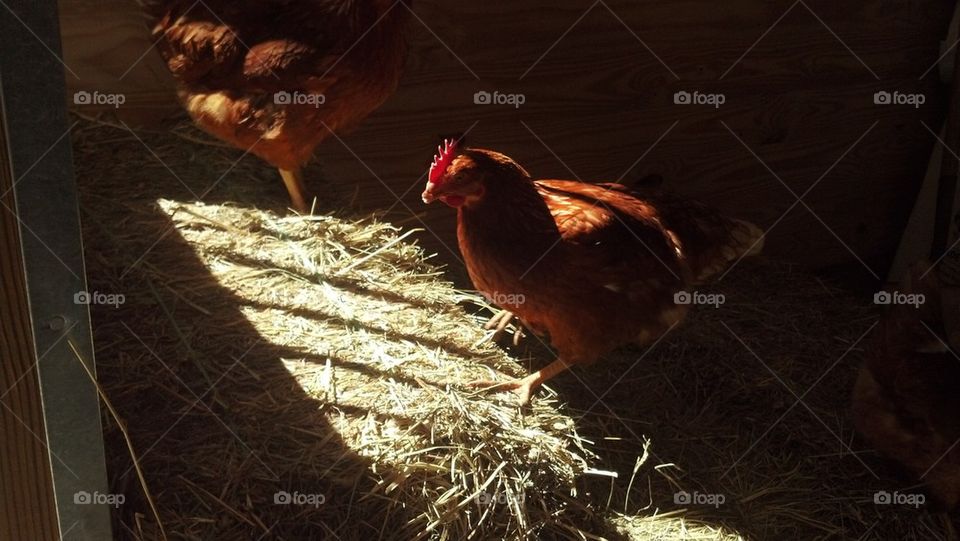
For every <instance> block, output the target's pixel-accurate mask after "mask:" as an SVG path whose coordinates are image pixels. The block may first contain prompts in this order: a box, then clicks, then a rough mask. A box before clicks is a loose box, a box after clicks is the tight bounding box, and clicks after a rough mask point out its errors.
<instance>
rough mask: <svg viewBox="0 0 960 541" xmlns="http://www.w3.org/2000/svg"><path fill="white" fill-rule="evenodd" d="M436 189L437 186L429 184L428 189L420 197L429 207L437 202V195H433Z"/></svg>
mask: <svg viewBox="0 0 960 541" xmlns="http://www.w3.org/2000/svg"><path fill="white" fill-rule="evenodd" d="M436 187H437V185H436V184H434V183H432V182H428V183H427V189H426V190H423V194H421V195H420V198H421V199H423V202H424V203H426V204H428V205H429V204H430V203H433V202H434V201H436V200H437V196H436V194H434V193H433V191H434V190H435V189H436Z"/></svg>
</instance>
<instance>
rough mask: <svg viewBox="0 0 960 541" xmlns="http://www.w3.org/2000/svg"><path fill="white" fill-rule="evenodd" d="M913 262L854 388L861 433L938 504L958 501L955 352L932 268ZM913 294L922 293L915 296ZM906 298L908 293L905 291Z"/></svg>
mask: <svg viewBox="0 0 960 541" xmlns="http://www.w3.org/2000/svg"><path fill="white" fill-rule="evenodd" d="M930 269H931V267H930V265H929V264H927V263H920V264H918V265H916V266H914V267H913V268H912V269H911V271H910V273H909V275H908V277H907V280H906V281H904V283H902V284H901V286H900V287H901V288H902V291H900V292H899V293H901V294H903V295H914V296H915V297H912V298H911V299H912V300H915V301H917V302H915V303H914V304H913V305H910V304H893V305H890V306H889V307H888V309H887V311H886V312H885V313H884V315H883V317H882V319H881V321H880V324H879V325H878V329H877V331H876V332H877V334H876V338H875V339H874V341H873V343H872V344H871V345H870V347H869V348H868V349H867V351H866V362H865V363H864V365H863V367H862V368H861V369H860V375H859V378H858V379H857V384H856V387H855V389H854V393H853V413H854V421H855V422H856V426H857V428H858V429H859V431H860V432H861V433H862V434H863V435H864V436H865V437H866V439H867V440H868V441H869V442H870V443H871V444H872V445H873V446H875V447H876V448H877V449H878V450H879V451H881V452H882V453H883V454H884V455H886V456H887V457H889V458H891V459H893V460H894V461H896V462H897V463H899V464H900V465H901V466H903V467H904V468H905V469H906V470H907V471H908V472H909V473H910V475H911V476H912V477H913V478H915V479H918V480H920V481H921V482H923V483H924V485H925V487H926V488H927V490H928V491H929V492H930V494H931V495H932V496H933V497H934V498H935V503H937V504H938V506H939V507H941V508H945V509H952V508H956V507H957V506H958V504H960V358H958V357H957V355H956V353H954V352H953V351H951V348H950V346H949V345H948V340H947V338H946V337H947V336H948V333H947V332H946V329H945V328H944V324H943V321H944V317H943V315H944V314H945V313H946V312H945V311H944V309H945V308H946V310H954V311H955V310H956V306H947V304H949V303H946V302H944V299H943V298H942V295H941V293H942V287H943V286H942V284H940V278H939V276H938V275H939V273H938V271H937V270H930ZM916 295H922V296H923V297H918V296H916ZM904 298H907V297H904Z"/></svg>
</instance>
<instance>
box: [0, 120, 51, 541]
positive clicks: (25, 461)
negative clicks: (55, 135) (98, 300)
mask: <svg viewBox="0 0 960 541" xmlns="http://www.w3.org/2000/svg"><path fill="white" fill-rule="evenodd" d="M2 120H3V119H2V116H0V194H2V195H0V201H2V205H0V402H2V405H0V434H2V437H0V539H36V540H38V541H40V540H48V539H50V540H52V539H59V537H60V535H59V528H58V526H57V508H56V502H55V500H54V492H53V478H52V476H51V464H50V454H49V453H48V450H47V446H46V443H45V441H46V428H45V426H44V422H43V401H42V400H41V396H40V380H39V377H38V372H37V368H36V362H37V355H36V351H35V350H34V346H33V344H34V342H33V328H32V325H31V324H30V308H29V301H28V299H27V282H26V276H25V275H24V266H23V252H22V247H21V244H20V232H19V224H18V223H17V217H16V215H14V213H13V211H12V210H11V209H15V208H16V203H15V201H14V195H13V190H12V187H13V177H12V175H11V169H10V159H9V155H8V154H7V148H8V147H7V141H6V131H7V130H6V128H5V126H3V122H2Z"/></svg>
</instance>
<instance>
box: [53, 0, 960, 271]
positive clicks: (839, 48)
mask: <svg viewBox="0 0 960 541" xmlns="http://www.w3.org/2000/svg"><path fill="white" fill-rule="evenodd" d="M90 3H91V2H90V1H89V0H69V1H66V2H63V3H62V6H63V7H62V10H63V12H64V17H65V20H64V44H65V49H66V54H67V63H68V64H70V65H73V66H74V67H75V70H76V71H78V72H82V73H80V75H81V77H83V78H84V81H83V82H84V84H90V83H91V82H92V83H94V84H101V83H97V81H98V80H100V79H103V78H104V77H106V78H107V79H109V77H115V76H116V72H122V71H123V70H125V69H126V67H125V64H128V60H130V57H134V58H136V56H137V55H139V54H142V51H143V50H144V44H145V42H146V40H145V38H144V36H145V33H141V34H138V32H140V31H139V30H137V29H136V28H137V27H136V25H138V24H139V20H138V19H136V18H135V17H134V16H133V15H130V11H131V8H130V7H129V4H127V3H126V2H120V1H119V0H110V1H109V2H98V3H97V4H99V5H101V6H102V5H103V4H110V3H116V4H117V5H120V4H121V3H122V4H125V5H127V8H126V11H124V10H123V9H117V10H104V9H98V10H97V12H96V17H95V20H91V18H90V17H91V15H90V13H91V12H90V11H86V12H82V11H83V10H81V9H80V6H82V5H88V4H90ZM591 6H592V7H591ZM608 8H609V9H608ZM414 9H415V11H416V14H417V16H418V17H419V20H417V19H414V20H413V21H412V23H411V44H412V50H411V56H410V59H409V62H408V69H407V72H406V74H405V77H404V79H403V81H402V83H401V88H400V89H399V90H398V92H397V93H396V95H395V96H394V97H393V98H392V99H391V100H390V101H389V102H388V103H387V104H386V105H385V106H384V107H383V108H382V109H381V110H380V111H378V112H377V113H375V114H374V115H373V116H372V117H370V118H369V119H368V121H367V122H365V123H364V124H363V125H362V126H361V127H360V128H359V129H357V130H356V131H354V132H353V133H351V134H346V135H344V137H343V141H344V143H345V144H346V146H347V147H349V149H348V148H345V147H344V145H341V144H340V143H339V142H338V141H335V140H330V141H328V142H327V143H325V144H324V145H323V146H322V147H321V150H320V157H321V158H322V160H323V164H324V168H325V170H326V173H327V176H328V177H330V178H333V179H337V180H336V182H335V183H334V186H326V185H324V184H322V183H318V184H319V187H320V188H321V189H326V190H343V191H347V192H353V191H354V190H358V202H359V203H360V204H361V205H362V206H363V207H364V208H368V209H383V208H391V209H392V211H391V216H392V217H393V218H394V219H396V220H403V219H405V218H406V219H407V222H406V223H407V224H410V225H421V224H420V223H419V221H418V218H412V217H411V211H414V212H417V213H421V212H422V213H423V215H422V220H423V223H424V224H426V226H428V227H429V228H430V229H431V230H433V231H434V232H436V236H435V235H432V234H429V233H427V234H424V235H423V236H422V238H423V243H424V244H425V245H426V246H427V247H428V248H429V249H431V250H435V251H439V252H440V255H441V257H442V258H443V259H445V260H447V261H454V260H455V257H454V256H453V255H452V254H451V253H450V252H449V251H447V250H446V249H445V248H444V247H443V244H446V245H447V246H450V247H452V248H453V251H454V252H455V251H456V249H455V240H454V239H455V235H454V231H453V223H454V219H453V215H452V213H451V212H449V209H445V208H440V207H429V208H425V207H423V205H422V203H420V201H419V192H420V190H421V189H422V181H420V180H419V177H420V175H421V174H422V173H423V171H424V169H425V167H426V164H427V162H428V161H429V159H430V155H431V150H432V147H433V145H434V144H435V142H436V138H437V137H438V135H439V134H448V133H451V132H457V131H463V130H466V129H468V128H470V127H471V126H473V128H472V129H471V131H470V141H471V143H472V144H474V145H476V146H484V147H489V148H495V149H498V150H501V151H503V152H506V153H508V154H510V155H512V156H514V157H515V158H516V159H518V160H519V161H520V162H521V163H523V164H524V165H525V166H526V167H527V168H528V169H529V170H530V171H531V172H532V173H534V174H535V175H538V176H544V177H561V178H570V177H573V176H577V177H579V178H582V179H584V180H595V181H600V180H610V179H616V178H619V177H620V176H621V175H623V174H624V172H625V171H627V170H628V168H630V166H631V165H632V164H634V163H636V162H637V160H638V159H639V158H640V157H641V156H643V159H642V160H641V161H639V163H636V165H635V166H634V167H633V168H632V169H629V172H628V173H627V174H626V177H625V179H626V180H630V179H635V178H639V177H642V176H644V175H647V174H659V175H662V176H663V177H664V178H665V179H666V184H667V186H668V187H670V188H671V189H673V190H675V191H678V192H681V193H684V194H689V195H692V196H696V197H699V198H701V199H704V200H707V201H709V202H712V203H713V204H715V205H717V206H719V207H721V208H723V209H725V210H727V211H728V212H730V213H732V214H736V215H738V216H741V217H744V218H748V219H751V220H753V221H755V222H757V223H758V224H760V225H762V226H765V227H769V226H771V225H773V224H776V225H775V227H774V229H773V231H772V233H771V236H770V238H769V239H768V243H767V246H768V247H769V249H768V251H769V252H770V253H772V254H774V255H777V256H783V257H787V258H789V259H792V260H794V261H797V262H800V263H802V264H805V265H809V266H812V267H824V266H830V265H844V264H856V263H855V262H856V260H857V259H861V260H863V261H865V262H867V263H868V264H869V265H870V267H871V268H872V269H873V270H874V272H875V273H876V274H877V275H882V274H883V271H884V267H885V265H886V263H887V262H888V261H889V258H890V257H892V252H893V250H894V249H895V247H896V244H897V241H898V239H899V235H900V232H901V229H902V227H903V225H904V224H905V221H906V217H907V214H908V212H909V208H910V206H911V204H912V201H913V197H914V195H915V194H916V192H917V190H918V189H919V183H920V180H921V179H922V177H923V172H924V171H923V169H924V165H925V163H926V161H927V157H928V155H929V152H930V150H931V148H932V146H933V144H934V142H935V139H934V137H933V136H932V135H931V134H930V133H929V132H928V131H927V129H926V128H925V127H924V126H923V124H922V123H921V122H923V123H926V124H927V125H928V126H930V127H931V128H932V129H933V130H934V131H936V130H937V129H938V127H939V123H940V121H941V120H940V119H941V118H942V117H943V111H944V95H943V88H942V85H941V83H939V81H938V78H937V71H936V70H933V71H932V72H930V73H929V74H927V75H926V76H925V77H923V78H921V76H922V75H923V74H924V72H925V71H927V69H928V68H930V67H931V66H932V65H933V64H934V62H935V61H936V59H937V57H938V56H939V42H940V40H941V39H943V37H944V34H945V32H946V26H947V22H948V18H949V14H950V12H951V10H952V2H950V1H947V0H927V1H923V2H895V1H893V0H867V1H864V2H833V1H830V0H805V1H804V2H797V1H794V0H776V1H774V0H763V1H747V0H735V1H730V2H724V3H722V4H721V3H717V2H711V1H707V0H677V1H671V2H658V1H653V0H642V1H629V0H605V1H604V2H591V1H573V0H559V1H557V0H555V1H551V2H547V1H545V0H531V1H529V2H521V3H516V2H507V1H504V0H493V1H490V2H482V3H481V2H460V3H452V4H451V3H440V2H438V1H436V0H417V1H416V2H415V6H414ZM134 21H137V22H134ZM775 23H776V24H775ZM772 26H773V28H772V29H771V27H772ZM94 36H95V37H96V39H93V37H94ZM561 36H562V39H561ZM761 38H762V39H761ZM147 46H148V45H147ZM127 47H129V48H131V49H133V48H136V49H137V50H138V51H135V52H131V51H129V50H127ZM848 48H849V49H848ZM152 56H153V55H152V54H148V55H147V56H146V57H145V59H144V60H142V61H141V62H140V64H139V65H138V67H137V68H136V69H135V70H133V72H131V73H130V74H128V75H127V76H126V77H125V78H124V79H125V80H127V79H129V80H130V81H136V85H131V86H130V90H131V92H132V93H133V94H134V95H135V96H142V97H143V101H144V102H150V97H151V96H153V97H157V96H159V95H160V94H162V92H161V90H159V89H157V88H156V87H155V86H153V85H155V84H156V83H155V81H161V80H162V79H163V77H162V75H157V72H158V68H159V71H161V72H162V67H159V64H158V63H157V62H155V60H156V59H155V58H153V57H152ZM120 57H123V60H122V61H121V60H120ZM658 57H659V59H658ZM741 57H742V58H741ZM105 58H106V59H108V60H106V61H105ZM531 66H533V67H532V68H531ZM88 72H89V73H90V74H92V77H91V78H89V79H88V78H87V77H86V75H87V73H88ZM108 72H109V73H108ZM135 73H136V75H135ZM107 79H104V81H105V82H103V83H102V84H104V85H106V84H107V83H108V82H109V81H108V80H107ZM121 86H122V85H121ZM479 90H486V91H491V92H492V91H494V90H497V91H500V92H507V93H523V94H524V95H525V97H526V102H525V103H524V104H523V105H522V106H521V107H519V108H514V107H510V106H496V105H475V104H474V103H473V95H474V93H475V92H477V91H479ZM680 90H687V91H690V92H693V91H699V92H720V93H723V94H724V95H725V97H726V102H725V103H724V104H723V105H722V106H720V107H719V108H714V107H710V106H695V105H677V104H675V103H674V101H673V95H674V93H675V92H677V91H680ZM881 90H886V91H890V92H893V91H899V92H901V93H913V92H921V93H923V94H924V95H925V97H926V103H925V104H924V105H923V106H922V107H919V108H913V107H909V106H895V105H875V104H874V101H873V96H874V93H875V92H877V91H881ZM139 99H140V98H138V97H135V98H134V99H133V101H137V100H139ZM474 123H475V124H474ZM871 127H872V128H871ZM668 131H669V133H667V132H668ZM665 133H666V135H664V134H665ZM861 137H862V139H861ZM858 140H860V142H859V144H857V146H856V147H855V148H853V149H852V150H850V151H849V153H848V154H847V155H846V156H845V157H844V159H843V160H842V161H840V162H839V164H837V165H836V166H833V165H834V163H835V162H836V161H837V160H838V159H839V158H840V157H841V156H844V154H845V153H846V152H847V151H848V149H849V148H850V147H851V145H853V144H854V143H855V142H857V141H858ZM658 141H659V142H658ZM657 142H658V143H657ZM654 143H657V144H656V145H654ZM651 147H652V148H651ZM748 147H749V148H748ZM753 153H756V155H757V156H754V155H753ZM757 157H759V158H761V159H762V161H763V162H764V163H765V164H766V165H764V163H761V161H760V160H758V159H757ZM361 162H362V163H361ZM768 167H769V170H768ZM771 170H772V171H773V173H771ZM827 171H829V174H827V175H826V176H825V177H824V178H823V179H822V180H821V181H820V182H819V184H817V185H816V187H815V188H814V189H813V190H811V191H810V193H809V194H808V195H807V196H806V198H805V199H804V202H805V204H796V205H794V203H795V202H796V199H795V197H794V196H793V195H792V194H791V190H792V191H793V192H794V193H796V194H797V195H799V194H801V193H803V192H804V191H805V190H807V188H809V187H811V186H812V185H813V183H814V182H816V181H817V180H818V179H820V178H821V176H823V175H824V173H825V172H827ZM371 172H372V173H373V174H371ZM774 173H775V175H776V176H775V175H774ZM376 177H379V179H380V180H382V181H383V183H385V184H386V186H384V185H383V184H381V182H380V180H378V179H377V178H376ZM777 177H779V179H780V180H782V181H783V183H785V184H786V185H787V186H789V189H787V188H786V187H784V186H783V185H782V184H781V182H780V180H778V179H777ZM395 195H402V197H401V199H402V203H400V204H398V203H397V202H396V197H395ZM807 207H809V210H808V208H807ZM408 209H409V210H408ZM788 209H791V210H790V212H788V213H786V215H785V216H784V213H785V212H786V211H787V210H788ZM811 211H812V212H811ZM421 226H422V225H421ZM864 272H866V271H864Z"/></svg>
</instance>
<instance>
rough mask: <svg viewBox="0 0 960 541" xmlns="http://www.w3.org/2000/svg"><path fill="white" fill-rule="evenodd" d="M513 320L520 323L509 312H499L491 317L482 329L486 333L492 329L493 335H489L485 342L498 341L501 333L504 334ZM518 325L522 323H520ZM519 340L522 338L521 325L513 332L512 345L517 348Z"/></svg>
mask: <svg viewBox="0 0 960 541" xmlns="http://www.w3.org/2000/svg"><path fill="white" fill-rule="evenodd" d="M514 319H517V321H520V320H519V318H517V317H516V316H515V315H513V312H511V311H509V310H500V311H499V312H497V313H496V314H494V315H493V317H491V318H490V319H489V320H488V321H487V322H486V323H485V324H484V325H483V328H484V329H486V330H488V331H489V330H491V329H494V331H493V334H492V335H490V338H488V339H487V340H493V341H496V340H498V339H499V338H500V337H501V336H502V335H503V333H504V332H506V330H507V326H508V325H510V323H511V322H512V321H513V320H514ZM520 323H522V321H520ZM521 338H523V327H522V325H517V326H516V330H514V331H513V345H514V346H519V345H520V339H521ZM485 341H486V340H485Z"/></svg>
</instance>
